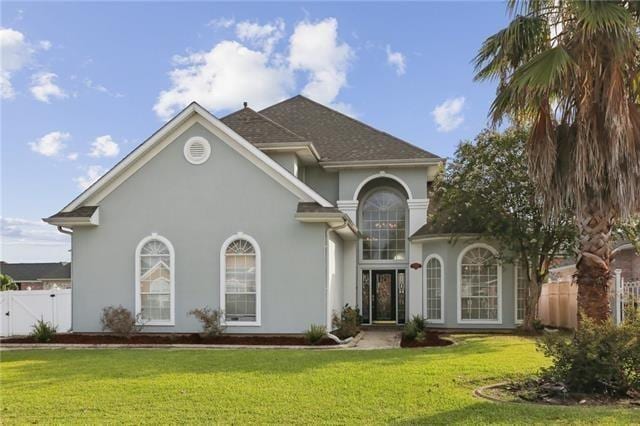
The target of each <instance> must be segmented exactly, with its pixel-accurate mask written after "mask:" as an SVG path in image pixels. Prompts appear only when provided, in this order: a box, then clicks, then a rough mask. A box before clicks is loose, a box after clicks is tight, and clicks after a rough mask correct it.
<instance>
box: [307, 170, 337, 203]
mask: <svg viewBox="0 0 640 426" xmlns="http://www.w3.org/2000/svg"><path fill="white" fill-rule="evenodd" d="M304 182H305V183H306V184H307V185H309V186H310V187H311V188H313V190H314V191H316V192H317V193H318V194H320V195H322V196H323V197H324V198H325V199H326V200H327V201H329V202H331V203H333V204H334V205H335V202H336V201H337V200H338V173H337V172H327V171H325V170H324V169H322V168H321V167H317V166H307V167H305V169H304Z"/></svg>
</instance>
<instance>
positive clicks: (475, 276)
mask: <svg viewBox="0 0 640 426" xmlns="http://www.w3.org/2000/svg"><path fill="white" fill-rule="evenodd" d="M458 266H459V267H458V274H459V277H458V294H459V305H458V309H459V311H458V320H459V321H461V322H464V321H467V322H476V323H495V322H498V323H499V322H500V321H501V314H500V290H501V282H500V281H501V272H500V265H499V263H498V258H497V257H496V254H495V253H494V251H493V249H492V248H489V246H484V245H482V244H476V245H472V246H469V247H468V248H467V249H466V250H465V251H463V252H462V253H461V254H460V258H459V260H458Z"/></svg>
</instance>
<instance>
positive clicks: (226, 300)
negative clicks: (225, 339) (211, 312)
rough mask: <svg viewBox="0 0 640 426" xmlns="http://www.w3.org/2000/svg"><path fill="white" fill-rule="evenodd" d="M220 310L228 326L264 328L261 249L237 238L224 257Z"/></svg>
mask: <svg viewBox="0 0 640 426" xmlns="http://www.w3.org/2000/svg"><path fill="white" fill-rule="evenodd" d="M220 275H221V277H220V283H221V288H220V301H221V303H220V307H221V308H222V310H223V311H224V317H225V321H226V324H227V325H260V248H259V247H258V243H257V242H256V241H255V240H254V239H253V238H251V237H249V236H248V235H244V234H241V233H240V234H236V235H234V236H232V237H230V238H229V239H227V241H225V243H224V244H223V245H222V251H221V253H220Z"/></svg>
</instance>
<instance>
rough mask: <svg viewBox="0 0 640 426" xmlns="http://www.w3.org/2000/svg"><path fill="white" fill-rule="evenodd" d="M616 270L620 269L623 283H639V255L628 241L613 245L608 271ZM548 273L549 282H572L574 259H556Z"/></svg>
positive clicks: (574, 266) (574, 271)
mask: <svg viewBox="0 0 640 426" xmlns="http://www.w3.org/2000/svg"><path fill="white" fill-rule="evenodd" d="M616 269H620V275H621V277H622V278H623V279H624V280H625V281H640V254H638V253H637V252H636V250H635V248H634V246H633V244H631V243H630V242H629V241H616V242H614V243H613V250H611V265H610V270H611V271H612V272H615V270H616ZM549 272H550V274H549V275H550V280H551V281H563V282H572V281H573V275H574V274H575V273H576V259H575V258H573V257H569V258H564V259H558V261H557V262H556V264H555V265H554V267H552V268H550V270H549Z"/></svg>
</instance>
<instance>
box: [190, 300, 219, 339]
mask: <svg viewBox="0 0 640 426" xmlns="http://www.w3.org/2000/svg"><path fill="white" fill-rule="evenodd" d="M189 315H193V316H194V317H196V319H197V320H198V321H200V323H201V324H202V332H203V333H202V334H203V335H204V336H207V337H214V336H219V335H221V334H222V333H224V330H225V329H226V327H225V326H224V325H223V324H222V317H223V312H222V310H220V309H211V308H208V307H205V308H202V309H193V310H191V311H189Z"/></svg>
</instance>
